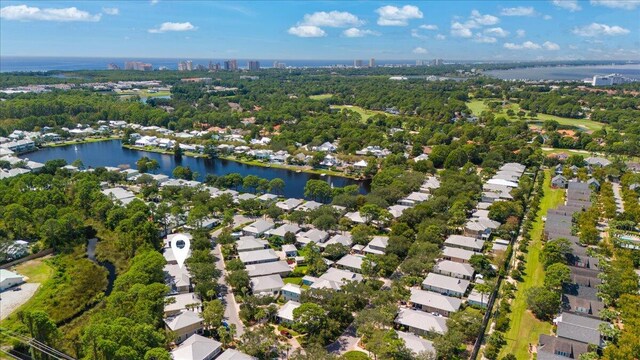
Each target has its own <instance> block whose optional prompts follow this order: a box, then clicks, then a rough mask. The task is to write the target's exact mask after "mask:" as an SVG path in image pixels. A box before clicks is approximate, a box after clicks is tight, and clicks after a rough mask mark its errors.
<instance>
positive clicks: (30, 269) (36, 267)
mask: <svg viewBox="0 0 640 360" xmlns="http://www.w3.org/2000/svg"><path fill="white" fill-rule="evenodd" d="M48 258H49V256H47V257H43V258H39V259H34V260H30V261H27V262H24V263H22V264H20V265H18V266H16V269H15V270H16V272H17V273H18V274H20V275H24V276H26V277H27V278H29V279H28V280H27V282H30V283H43V282H45V281H46V280H47V279H49V278H50V277H51V275H52V274H53V268H52V267H51V266H49V264H47V262H46V261H45V260H46V259H48Z"/></svg>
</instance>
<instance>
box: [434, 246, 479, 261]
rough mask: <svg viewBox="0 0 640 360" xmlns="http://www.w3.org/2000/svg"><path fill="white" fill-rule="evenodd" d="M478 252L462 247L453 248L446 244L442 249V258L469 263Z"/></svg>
mask: <svg viewBox="0 0 640 360" xmlns="http://www.w3.org/2000/svg"><path fill="white" fill-rule="evenodd" d="M476 254H477V253H475V252H473V251H469V250H464V249H460V248H452V247H448V246H445V247H444V249H442V258H443V259H445V260H451V261H455V262H459V263H468V262H469V261H470V260H471V257H472V256H473V255H476Z"/></svg>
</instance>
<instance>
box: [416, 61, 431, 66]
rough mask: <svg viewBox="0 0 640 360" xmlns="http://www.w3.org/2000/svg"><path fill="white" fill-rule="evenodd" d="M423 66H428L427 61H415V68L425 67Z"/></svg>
mask: <svg viewBox="0 0 640 360" xmlns="http://www.w3.org/2000/svg"><path fill="white" fill-rule="evenodd" d="M425 65H429V62H428V61H427V60H416V66H425Z"/></svg>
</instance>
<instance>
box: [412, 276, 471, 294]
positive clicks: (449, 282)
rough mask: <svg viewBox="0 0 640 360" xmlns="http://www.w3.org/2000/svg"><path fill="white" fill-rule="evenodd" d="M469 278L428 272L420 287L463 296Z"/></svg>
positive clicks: (467, 286)
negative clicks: (464, 278)
mask: <svg viewBox="0 0 640 360" xmlns="http://www.w3.org/2000/svg"><path fill="white" fill-rule="evenodd" d="M469 284H470V282H469V280H463V279H457V278H452V277H449V276H444V275H440V274H436V273H429V274H427V277H426V278H425V279H424V280H423V281H422V288H423V289H425V290H431V291H435V292H437V293H440V294H443V295H449V296H455V297H463V296H464V294H466V293H467V289H468V288H469Z"/></svg>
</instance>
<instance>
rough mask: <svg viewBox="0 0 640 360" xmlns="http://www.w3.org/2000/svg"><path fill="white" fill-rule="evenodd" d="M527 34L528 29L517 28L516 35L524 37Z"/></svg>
mask: <svg viewBox="0 0 640 360" xmlns="http://www.w3.org/2000/svg"><path fill="white" fill-rule="evenodd" d="M526 34H527V32H526V31H524V30H522V29H518V30H516V35H517V36H518V37H524V36H525V35H526Z"/></svg>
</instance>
